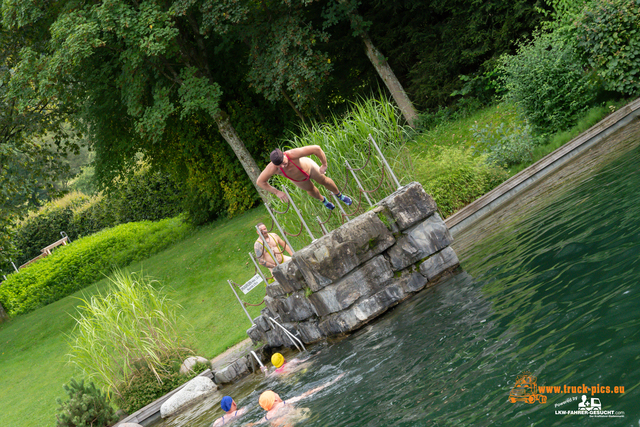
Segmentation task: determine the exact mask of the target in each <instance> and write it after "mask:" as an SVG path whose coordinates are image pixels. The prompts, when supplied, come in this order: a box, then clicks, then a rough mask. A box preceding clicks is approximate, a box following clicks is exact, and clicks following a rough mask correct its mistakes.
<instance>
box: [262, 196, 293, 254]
mask: <svg viewBox="0 0 640 427" xmlns="http://www.w3.org/2000/svg"><path fill="white" fill-rule="evenodd" d="M264 206H265V207H266V208H267V212H269V215H271V219H272V220H273V222H274V224H275V225H276V227H278V230H280V234H281V235H282V238H283V239H284V241H285V242H287V245H289V247H290V248H291V252H293V253H295V249H293V246H291V243H289V239H287V233H285V232H284V230H283V229H282V227H280V223H279V222H278V220H277V219H276V216H275V215H274V214H273V212H271V208H270V207H269V205H268V204H267V203H265V204H264Z"/></svg>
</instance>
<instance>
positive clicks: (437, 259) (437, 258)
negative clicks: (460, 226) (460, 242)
mask: <svg viewBox="0 0 640 427" xmlns="http://www.w3.org/2000/svg"><path fill="white" fill-rule="evenodd" d="M458 264H460V261H458V256H457V255H456V253H455V251H454V250H453V248H451V247H448V248H446V249H443V250H442V251H440V252H438V253H436V254H433V255H432V256H431V257H429V258H427V259H426V260H424V262H423V263H422V264H420V273H421V274H422V275H423V276H425V277H426V278H427V279H429V281H432V280H435V279H436V278H437V277H438V276H439V275H440V274H441V273H443V272H444V271H445V270H447V269H449V268H452V267H455V266H456V265H458Z"/></svg>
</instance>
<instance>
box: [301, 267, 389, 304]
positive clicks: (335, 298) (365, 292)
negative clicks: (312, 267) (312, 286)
mask: <svg viewBox="0 0 640 427" xmlns="http://www.w3.org/2000/svg"><path fill="white" fill-rule="evenodd" d="M392 277H393V271H392V270H391V266H390V265H389V262H388V261H387V260H386V259H385V258H384V256H382V255H378V256H376V257H374V258H373V259H371V260H369V261H367V262H366V263H365V264H364V265H362V267H360V268H358V269H356V270H354V271H352V272H351V273H349V274H348V275H347V276H345V277H344V278H343V279H341V280H339V281H337V282H336V283H334V284H332V285H329V286H327V287H325V288H324V289H322V290H320V291H319V292H315V293H313V294H311V295H310V296H309V301H310V302H311V304H312V305H313V307H314V308H315V311H316V313H317V314H318V316H326V315H327V314H331V313H335V312H337V311H341V310H344V309H346V308H348V307H350V306H351V305H352V304H353V303H354V302H356V301H357V300H359V299H360V298H362V297H368V296H369V295H372V294H373V293H375V292H376V290H377V289H378V286H377V284H380V283H384V282H385V281H387V280H389V279H391V278H392Z"/></svg>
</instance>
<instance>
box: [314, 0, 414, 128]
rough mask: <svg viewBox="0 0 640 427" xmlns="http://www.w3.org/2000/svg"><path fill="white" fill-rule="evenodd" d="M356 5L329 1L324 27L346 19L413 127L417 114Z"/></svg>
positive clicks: (353, 1) (354, 1) (352, 0)
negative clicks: (375, 43)
mask: <svg viewBox="0 0 640 427" xmlns="http://www.w3.org/2000/svg"><path fill="white" fill-rule="evenodd" d="M358 4H359V1H358V0H330V1H329V3H328V4H327V7H326V9H325V11H324V16H325V18H326V22H325V25H326V26H329V25H333V24H335V23H336V22H337V21H338V20H340V19H342V17H347V19H348V20H349V22H350V23H351V29H352V30H353V35H354V36H356V37H359V38H360V39H361V40H362V42H363V44H364V49H365V53H366V55H367V58H369V61H371V64H372V65H373V67H374V68H375V70H376V72H377V73H378V75H379V76H380V78H381V79H382V81H383V82H384V84H385V86H386V87H387V89H388V90H389V93H390V94H391V96H392V97H393V99H394V101H396V104H398V107H399V108H400V111H401V112H402V115H403V116H404V118H405V120H406V121H407V123H409V125H410V126H412V127H415V120H416V118H417V117H418V113H417V112H416V109H415V107H414V106H413V103H412V102H411V100H410V99H409V96H408V95H407V93H406V92H405V90H404V88H403V87H402V84H401V83H400V81H399V80H398V78H397V77H396V75H395V73H394V72H393V69H392V68H391V66H390V65H389V62H388V61H387V58H385V56H384V55H383V54H382V53H381V52H380V50H378V48H377V47H376V46H375V45H374V44H373V41H372V40H371V37H370V36H369V33H368V31H367V27H368V26H369V25H371V22H367V21H365V20H364V18H363V17H362V15H360V14H359V13H358Z"/></svg>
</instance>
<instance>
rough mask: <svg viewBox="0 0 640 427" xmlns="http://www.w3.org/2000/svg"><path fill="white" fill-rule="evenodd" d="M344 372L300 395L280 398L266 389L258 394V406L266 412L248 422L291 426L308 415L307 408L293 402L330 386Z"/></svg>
mask: <svg viewBox="0 0 640 427" xmlns="http://www.w3.org/2000/svg"><path fill="white" fill-rule="evenodd" d="M343 376H344V374H340V375H338V377H337V378H336V379H334V380H333V381H330V382H328V383H326V384H323V385H321V386H320V387H316V388H314V389H311V390H309V391H306V392H304V393H302V394H301V395H300V396H296V397H292V398H290V399H287V400H286V401H285V400H282V399H281V398H280V396H279V395H278V394H277V393H275V392H273V391H272V390H267V391H265V392H264V393H262V394H261V395H260V400H259V402H260V406H261V407H262V409H264V410H265V411H267V413H266V414H265V415H264V417H262V419H261V420H260V421H258V422H257V423H252V424H249V425H250V426H252V425H255V424H261V423H265V422H269V423H271V425H272V426H291V425H293V424H294V423H297V422H299V421H301V420H302V419H304V418H306V417H307V416H308V414H307V413H308V411H309V410H308V409H306V408H296V407H295V405H294V404H295V403H296V402H298V401H300V400H302V399H304V398H306V397H309V396H311V395H313V394H315V393H317V392H319V391H320V390H322V389H324V388H326V387H328V386H330V385H331V384H333V383H335V382H336V381H338V380H339V379H340V378H342V377H343Z"/></svg>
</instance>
